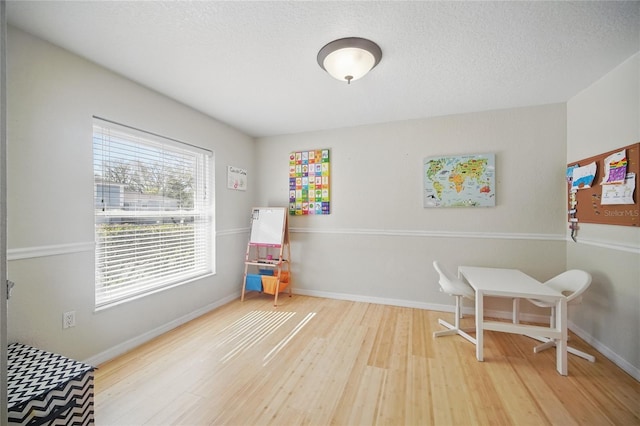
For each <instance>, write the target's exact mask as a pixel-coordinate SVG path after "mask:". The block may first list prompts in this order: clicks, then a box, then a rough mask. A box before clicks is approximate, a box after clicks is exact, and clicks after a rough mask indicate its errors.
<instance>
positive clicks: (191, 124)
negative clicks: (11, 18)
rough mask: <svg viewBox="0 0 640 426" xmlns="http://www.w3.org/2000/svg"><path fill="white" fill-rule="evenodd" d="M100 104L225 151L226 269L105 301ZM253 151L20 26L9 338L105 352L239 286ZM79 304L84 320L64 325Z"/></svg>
mask: <svg viewBox="0 0 640 426" xmlns="http://www.w3.org/2000/svg"><path fill="white" fill-rule="evenodd" d="M93 115H97V116H101V117H104V118H108V119H111V120H114V121H117V122H120V123H124V124H127V125H131V126H134V127H138V128H141V129H144V130H148V131H151V132H154V133H158V134H161V135H165V136H168V137H172V138H175V139H178V140H182V141H186V142H189V143H191V144H194V145H198V146H202V147H204V148H208V149H211V150H213V151H214V153H215V167H216V173H215V188H216V194H215V196H216V229H217V238H216V242H217V250H216V251H217V253H216V263H217V274H216V275H215V276H212V277H209V278H206V279H200V280H197V281H194V282H192V283H189V284H186V285H183V286H180V287H176V288H173V289H169V290H166V291H163V292H160V293H157V294H154V295H152V296H150V297H146V298H142V299H139V300H136V301H133V302H129V303H125V304H122V305H119V306H116V307H113V308H109V309H106V310H103V311H99V312H94V234H93V229H94V227H93V166H92V164H93V159H92V116H93ZM254 152H255V140H253V139H252V138H250V137H248V136H246V135H244V134H242V133H240V132H238V131H236V130H234V129H232V128H230V127H229V126H226V125H224V124H222V123H220V122H217V121H215V120H213V119H211V118H210V117H207V116H205V115H203V114H201V113H199V112H196V111H194V110H192V109H190V108H187V107H186V106H184V105H182V104H179V103H177V102H175V101H173V100H170V99H168V98H166V97H164V96H162V95H160V94H158V93H156V92H153V91H151V90H148V89H146V88H144V87H142V86H140V85H138V84H136V83H134V82H132V81H129V80H126V79H124V78H122V77H120V76H118V75H116V74H114V73H111V72H109V71H107V70H105V69H104V68H101V67H99V66H97V65H95V64H93V63H90V62H87V61H86V60H84V59H81V58H79V57H77V56H75V55H73V54H71V53H69V52H67V51H64V50H62V49H60V48H58V47H56V46H53V45H50V44H48V43H45V42H43V41H41V40H39V39H37V38H35V37H32V36H30V35H28V34H26V33H24V32H22V31H20V30H17V29H14V28H11V27H10V28H9V33H8V158H9V167H8V228H9V231H8V233H9V235H8V246H9V259H10V262H9V277H10V278H11V279H12V280H13V281H15V282H16V283H17V284H16V288H15V289H14V292H13V297H12V298H11V300H10V303H9V324H8V325H9V341H20V342H23V343H26V344H31V345H34V346H37V347H40V348H42V349H45V350H51V351H55V352H58V353H62V354H64V355H67V356H70V357H72V358H76V359H80V360H88V359H97V360H101V359H102V358H104V357H105V356H108V354H110V353H112V352H113V351H116V352H113V353H117V351H121V350H124V349H127V348H128V347H129V346H131V345H133V344H136V343H139V342H140V339H141V337H142V338H148V337H150V336H152V335H154V334H156V333H158V332H160V331H162V330H166V329H167V328H169V327H172V326H174V325H176V324H177V323H179V322H180V321H183V320H184V319H185V318H190V317H192V316H194V315H197V314H199V313H202V312H204V311H206V310H207V309H211V308H212V307H214V306H216V305H217V304H219V303H224V302H226V301H228V300H231V298H235V297H237V296H238V295H239V291H240V287H241V282H242V271H243V268H242V265H243V263H242V262H243V260H244V251H245V248H246V239H247V226H248V220H249V215H250V211H251V207H252V206H253V204H254V202H253V201H254V194H255V189H254V183H253V181H252V178H253V176H252V173H251V172H252V171H253V170H254V169H255V157H254ZM227 165H233V166H238V167H242V168H246V169H248V170H249V182H248V187H249V189H248V191H246V192H239V191H230V190H227V189H226V166H227ZM69 310H75V311H76V321H77V326H76V327H75V328H70V329H65V330H63V329H62V313H63V312H65V311H69ZM130 339H133V340H130Z"/></svg>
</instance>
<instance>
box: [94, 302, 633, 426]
mask: <svg viewBox="0 0 640 426" xmlns="http://www.w3.org/2000/svg"><path fill="white" fill-rule="evenodd" d="M272 300H273V299H272V298H271V297H269V296H263V295H259V294H256V293H252V294H250V295H249V297H248V299H246V300H245V301H244V302H240V301H237V302H232V303H230V304H228V305H225V306H223V307H221V308H219V309H216V310H215V311H213V312H210V313H208V314H206V315H204V316H202V317H200V318H198V319H196V320H194V321H191V322H190V323H188V324H185V325H183V326H181V327H179V328H177V329H175V330H172V331H171V332H169V333H166V334H164V335H162V336H160V337H158V338H156V339H154V340H153V341H151V342H149V343H147V344H145V345H143V346H141V347H139V348H137V349H135V350H133V351H131V352H130V353H127V354H125V355H123V356H120V357H118V358H117V359H114V360H112V361H109V362H107V363H105V364H103V365H100V366H99V368H98V370H97V371H96V377H95V404H96V405H95V410H96V424H97V425H98V426H101V425H174V424H175V425H178V424H179V425H208V424H227V425H262V424H265V425H266V424H272V425H302V424H304V425H376V424H386V425H431V424H434V425H475V424H477V425H546V424H557V425H607V424H611V425H640V383H639V382H637V381H636V380H634V379H633V378H632V377H631V376H629V375H628V374H626V373H625V372H624V371H622V370H620V369H619V368H618V367H616V366H615V365H614V364H612V363H611V362H610V361H608V360H607V359H606V358H604V357H603V356H602V355H601V354H599V353H597V352H596V351H595V350H594V349H593V348H591V347H589V346H588V345H586V344H585V343H584V342H583V341H581V340H580V339H579V338H577V337H575V336H574V335H573V334H571V345H572V346H574V347H577V348H578V349H581V350H584V351H586V352H589V353H591V354H594V355H595V356H596V357H597V360H596V362H595V363H590V362H588V361H585V360H583V359H581V358H578V357H576V356H573V355H569V376H568V377H563V376H560V375H559V374H558V373H557V372H556V370H555V350H553V349H551V350H547V351H544V352H543V353H540V354H534V353H533V350H532V348H533V346H534V345H535V342H534V341H533V340H531V339H529V338H527V337H523V336H519V335H511V334H506V333H496V332H486V334H485V362H478V361H476V359H475V350H474V346H473V345H472V344H471V343H469V342H468V341H466V340H464V339H463V338H461V337H459V336H446V337H439V338H437V339H434V338H433V337H432V332H433V331H434V330H439V329H441V328H440V326H438V323H437V319H438V318H439V317H442V318H445V319H447V320H449V321H452V320H453V319H452V316H453V314H451V313H442V312H431V311H425V310H420V309H410V308H400V307H393V306H384V305H375V304H369V303H360V302H349V301H340V300H331V299H321V298H313V297H305V296H298V295H294V296H293V297H292V298H289V297H282V298H281V300H280V302H281V304H280V306H279V307H278V308H277V309H275V310H274V309H273V306H272V304H271V303H272ZM463 324H466V325H467V326H472V325H473V318H464V319H463Z"/></svg>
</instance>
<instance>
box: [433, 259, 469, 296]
mask: <svg viewBox="0 0 640 426" xmlns="http://www.w3.org/2000/svg"><path fill="white" fill-rule="evenodd" d="M433 268H434V269H435V270H436V272H437V273H438V275H439V276H440V280H439V281H438V282H439V283H440V290H441V291H442V292H444V293H447V294H451V295H454V296H455V295H458V296H464V297H467V298H469V299H473V298H474V296H475V295H474V291H473V289H472V288H471V286H470V285H469V284H467V283H465V282H463V281H460V280H459V279H457V278H455V277H453V276H452V275H450V274H449V273H448V272H446V271H445V270H444V269H443V268H442V266H440V264H439V263H438V261H437V260H434V261H433Z"/></svg>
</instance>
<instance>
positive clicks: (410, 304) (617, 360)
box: [295, 289, 640, 382]
mask: <svg viewBox="0 0 640 426" xmlns="http://www.w3.org/2000/svg"><path fill="white" fill-rule="evenodd" d="M295 292H296V293H297V294H302V295H303V296H314V297H325V298H328V299H338V300H350V301H353V302H367V303H376V304H380V305H392V306H402V307H407V308H417V309H426V310H430V311H439V312H454V310H455V307H454V306H453V305H440V304H433V303H424V302H414V301H408V300H400V299H386V298H380V297H368V296H361V295H353V294H345V293H331V292H326V291H316V290H305V289H296V291H295ZM462 312H463V314H465V315H474V313H475V312H474V309H473V307H464V308H463V309H462ZM485 315H486V316H488V317H492V318H499V319H505V320H510V319H511V318H512V313H511V311H494V310H485ZM520 319H521V320H523V321H526V322H535V323H545V322H547V321H549V317H547V316H544V315H536V314H528V313H521V314H520ZM568 326H569V330H571V331H572V332H574V333H575V334H576V335H577V336H578V337H580V338H581V339H582V340H584V341H585V342H587V343H588V344H590V345H591V346H593V348H594V349H596V350H597V351H598V352H600V353H601V354H602V355H604V356H605V357H606V358H607V359H609V360H610V361H611V362H613V363H614V364H615V365H617V366H618V367H620V368H621V369H622V370H624V371H625V372H626V373H627V374H629V375H630V376H631V377H633V378H634V379H636V380H637V381H639V382H640V369H638V368H636V367H635V366H633V365H632V364H630V363H629V362H628V361H627V360H625V359H623V358H621V357H620V356H619V355H618V354H616V353H615V352H614V351H612V350H611V349H609V348H608V347H607V346H605V345H604V344H602V343H601V342H600V341H598V340H597V339H596V338H594V337H593V336H591V335H589V334H588V333H587V332H586V331H584V330H582V329H581V328H580V327H578V326H576V325H575V324H574V323H572V322H571V321H569V325H568Z"/></svg>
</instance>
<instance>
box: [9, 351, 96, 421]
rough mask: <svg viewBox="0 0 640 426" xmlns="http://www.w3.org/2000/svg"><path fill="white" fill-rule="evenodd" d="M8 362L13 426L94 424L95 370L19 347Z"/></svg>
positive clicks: (63, 358) (11, 352)
mask: <svg viewBox="0 0 640 426" xmlns="http://www.w3.org/2000/svg"><path fill="white" fill-rule="evenodd" d="M7 361H8V363H7V385H8V386H7V388H8V389H7V391H8V392H7V393H8V402H9V403H8V411H9V413H8V414H9V421H10V423H17V424H25V425H40V424H51V425H52V424H65V425H70V424H93V370H94V367H92V366H90V365H87V364H84V363H81V362H78V361H74V360H71V359H69V358H66V357H63V356H62V355H58V354H54V353H50V352H45V351H42V350H40V349H36V348H32V347H30V346H27V345H23V344H20V343H12V344H10V345H9V346H8V348H7Z"/></svg>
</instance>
